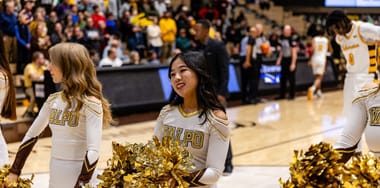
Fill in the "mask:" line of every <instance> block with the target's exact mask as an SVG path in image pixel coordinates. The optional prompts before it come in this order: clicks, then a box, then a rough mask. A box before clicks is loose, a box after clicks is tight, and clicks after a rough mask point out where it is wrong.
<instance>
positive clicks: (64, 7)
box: [55, 0, 71, 20]
mask: <svg viewBox="0 0 380 188" xmlns="http://www.w3.org/2000/svg"><path fill="white" fill-rule="evenodd" d="M55 11H56V12H57V16H58V18H59V19H60V20H63V19H64V18H66V16H67V15H69V14H70V12H71V6H70V3H69V0H62V2H61V3H60V4H59V5H58V6H56V8H55Z"/></svg>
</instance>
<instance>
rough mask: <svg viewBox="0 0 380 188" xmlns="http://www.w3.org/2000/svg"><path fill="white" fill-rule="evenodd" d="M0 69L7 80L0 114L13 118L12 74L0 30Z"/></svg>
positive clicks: (14, 92) (14, 117)
mask: <svg viewBox="0 0 380 188" xmlns="http://www.w3.org/2000/svg"><path fill="white" fill-rule="evenodd" d="M0 71H1V72H3V73H5V76H6V80H7V81H8V83H7V85H8V94H7V97H6V98H5V101H4V104H3V108H2V109H1V114H0V115H1V116H2V117H3V118H7V119H11V120H15V119H16V118H17V116H16V90H15V86H14V83H13V76H12V73H11V69H10V67H9V62H8V59H7V58H5V50H4V42H3V33H2V32H0Z"/></svg>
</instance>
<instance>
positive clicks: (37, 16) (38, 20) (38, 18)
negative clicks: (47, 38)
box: [29, 7, 48, 35]
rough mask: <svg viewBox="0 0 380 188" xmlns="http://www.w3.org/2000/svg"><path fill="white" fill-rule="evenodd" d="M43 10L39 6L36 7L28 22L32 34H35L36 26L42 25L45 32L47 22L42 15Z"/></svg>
mask: <svg viewBox="0 0 380 188" xmlns="http://www.w3.org/2000/svg"><path fill="white" fill-rule="evenodd" d="M44 12H45V10H43V9H41V8H40V7H39V8H37V10H36V11H35V12H34V16H33V18H34V19H33V20H32V21H31V22H30V23H29V29H30V32H32V35H35V34H36V32H37V26H38V25H43V27H44V32H45V33H47V29H48V28H47V24H46V20H45V16H44Z"/></svg>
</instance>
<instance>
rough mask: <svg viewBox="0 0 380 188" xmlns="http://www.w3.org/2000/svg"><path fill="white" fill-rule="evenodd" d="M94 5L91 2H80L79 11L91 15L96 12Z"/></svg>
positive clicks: (88, 0) (81, 0)
mask: <svg viewBox="0 0 380 188" xmlns="http://www.w3.org/2000/svg"><path fill="white" fill-rule="evenodd" d="M93 7H94V3H92V2H91V0H80V2H79V3H78V11H79V12H85V13H86V14H88V15H91V14H92V13H93V12H94V11H93V10H94V9H93Z"/></svg>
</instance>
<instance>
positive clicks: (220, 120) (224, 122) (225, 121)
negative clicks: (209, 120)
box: [211, 112, 229, 127]
mask: <svg viewBox="0 0 380 188" xmlns="http://www.w3.org/2000/svg"><path fill="white" fill-rule="evenodd" d="M211 116H212V117H213V118H214V119H215V121H217V122H219V123H221V124H223V125H224V126H225V127H227V126H228V125H229V122H228V120H223V119H220V118H218V117H216V116H215V114H214V113H213V112H211Z"/></svg>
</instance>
